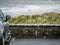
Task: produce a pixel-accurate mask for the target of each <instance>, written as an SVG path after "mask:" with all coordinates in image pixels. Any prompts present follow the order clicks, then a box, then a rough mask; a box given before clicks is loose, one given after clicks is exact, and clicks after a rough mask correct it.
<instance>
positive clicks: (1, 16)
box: [0, 10, 4, 21]
mask: <svg viewBox="0 0 60 45" xmlns="http://www.w3.org/2000/svg"><path fill="white" fill-rule="evenodd" d="M0 20H1V21H4V14H3V13H2V11H1V10H0Z"/></svg>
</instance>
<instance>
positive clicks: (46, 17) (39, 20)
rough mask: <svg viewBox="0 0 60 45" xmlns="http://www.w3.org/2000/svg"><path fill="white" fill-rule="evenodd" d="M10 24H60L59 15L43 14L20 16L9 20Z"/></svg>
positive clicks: (52, 13)
mask: <svg viewBox="0 0 60 45" xmlns="http://www.w3.org/2000/svg"><path fill="white" fill-rule="evenodd" d="M9 23H10V24H60V13H54V12H50V13H44V14H35V15H32V16H30V15H21V16H18V17H17V18H16V17H14V18H11V19H10V20H9Z"/></svg>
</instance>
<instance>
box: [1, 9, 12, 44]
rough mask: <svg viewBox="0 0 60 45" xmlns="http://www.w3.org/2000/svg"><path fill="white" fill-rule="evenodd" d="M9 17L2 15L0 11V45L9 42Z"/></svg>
mask: <svg viewBox="0 0 60 45" xmlns="http://www.w3.org/2000/svg"><path fill="white" fill-rule="evenodd" d="M9 18H10V16H7V15H4V14H3V13H2V11H1V10H0V45H6V43H7V42H9V41H10V40H11V31H10V30H9V23H8V22H7V20H8V19H9Z"/></svg>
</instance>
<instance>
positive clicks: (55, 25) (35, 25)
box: [9, 24, 60, 26]
mask: <svg viewBox="0 0 60 45" xmlns="http://www.w3.org/2000/svg"><path fill="white" fill-rule="evenodd" d="M9 25H10V26H60V24H9Z"/></svg>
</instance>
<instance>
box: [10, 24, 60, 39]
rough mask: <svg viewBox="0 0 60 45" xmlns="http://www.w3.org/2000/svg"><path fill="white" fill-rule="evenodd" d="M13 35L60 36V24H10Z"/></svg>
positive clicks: (34, 36)
mask: <svg viewBox="0 0 60 45" xmlns="http://www.w3.org/2000/svg"><path fill="white" fill-rule="evenodd" d="M10 30H11V32H12V36H13V37H16V38H60V26H58V25H57V26H55V25H50V26H49V25H46V26H45V25H40V26H37V25H36V26H33V25H31V26H28V25H26V26H25V25H19V26H17V25H13V26H12V25H10Z"/></svg>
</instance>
